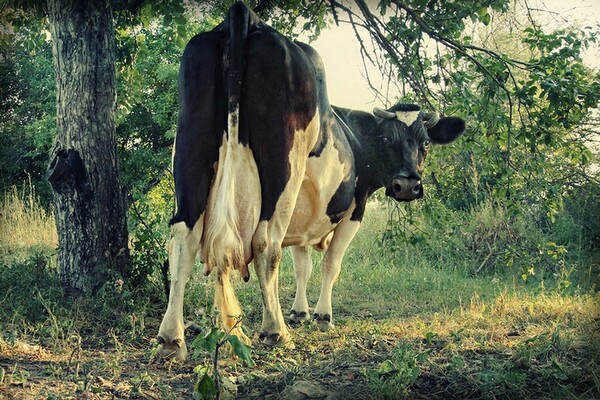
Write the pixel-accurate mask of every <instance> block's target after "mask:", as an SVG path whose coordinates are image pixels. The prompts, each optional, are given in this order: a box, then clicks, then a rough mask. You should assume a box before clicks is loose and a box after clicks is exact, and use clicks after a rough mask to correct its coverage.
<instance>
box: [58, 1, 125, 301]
mask: <svg viewBox="0 0 600 400" xmlns="http://www.w3.org/2000/svg"><path fill="white" fill-rule="evenodd" d="M48 14H49V19H50V29H51V33H52V52H53V57H54V67H55V72H56V85H57V103H56V104H57V107H56V113H57V133H56V143H55V146H54V149H53V151H52V154H51V155H50V164H49V167H48V179H49V181H50V183H51V185H52V188H53V191H54V208H55V215H56V225H57V230H58V238H59V249H58V259H59V271H60V277H61V280H62V282H63V284H64V286H65V287H66V288H67V289H72V290H74V291H80V292H83V293H94V292H95V291H96V290H97V289H99V288H100V287H101V286H102V285H103V284H104V283H105V282H107V280H108V279H112V278H119V277H123V276H126V275H127V270H128V267H129V250H128V247H127V244H128V240H127V239H128V234H127V213H126V211H127V209H126V206H125V204H126V203H125V196H124V192H123V190H122V187H121V184H120V177H119V166H118V161H117V147H116V137H115V136H116V133H115V107H116V72H115V45H114V27H113V20H112V8H111V2H110V0H104V1H102V0H97V1H80V0H48Z"/></svg>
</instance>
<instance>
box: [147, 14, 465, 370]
mask: <svg viewBox="0 0 600 400" xmlns="http://www.w3.org/2000/svg"><path fill="white" fill-rule="evenodd" d="M464 129H465V122H464V121H463V120H462V119H460V118H456V117H445V118H440V117H439V116H438V115H437V114H436V113H425V112H423V111H421V109H420V108H419V107H418V106H417V105H413V104H398V105H396V106H394V107H392V108H389V109H381V108H375V109H374V111H373V114H371V113H367V112H363V111H356V110H350V109H346V108H341V107H335V106H332V105H330V104H329V100H328V97H327V88H326V82H325V71H324V67H323V63H322V60H321V58H320V56H319V55H318V54H317V52H316V51H315V50H314V49H313V48H311V47H310V46H308V45H306V44H303V43H300V42H294V41H291V40H289V39H287V38H286V37H284V36H283V35H281V34H280V33H278V32H277V31H276V30H274V29H273V28H271V27H270V26H268V25H267V24H266V23H264V22H263V21H261V20H260V19H259V17H258V16H257V15H256V14H255V13H254V12H252V11H251V10H250V9H249V8H247V7H246V6H245V5H244V4H243V3H236V4H234V5H233V6H232V7H231V8H230V9H229V11H228V13H227V16H226V18H225V19H224V21H223V22H222V23H221V24H220V25H218V26H217V27H215V28H214V29H213V30H211V31H209V32H204V33H199V34H198V35H196V36H195V37H193V38H192V39H191V40H190V41H189V43H188V44H187V46H186V49H185V51H184V53H183V56H182V60H181V66H180V77H179V118H178V126H177V133H176V138H175V145H174V150H173V153H174V154H173V175H174V180H175V197H176V211H175V215H174V217H173V218H172V220H171V222H170V229H171V238H170V240H169V244H168V251H169V265H170V275H171V283H170V294H169V299H168V305H167V310H166V312H165V315H164V318H163V320H162V323H161V325H160V328H159V333H158V337H157V340H158V343H159V344H160V346H159V354H160V355H162V356H165V357H175V358H176V359H179V360H184V359H185V358H186V354H187V350H186V344H185V340H184V323H183V295H184V289H185V285H186V282H187V280H188V278H189V276H190V273H191V271H192V269H193V265H194V261H195V257H196V255H198V256H199V257H200V260H201V261H202V262H203V264H204V272H205V274H206V275H208V274H210V273H211V271H212V270H216V273H217V277H216V286H215V306H216V307H217V308H218V309H219V310H220V324H221V325H222V328H223V329H226V330H228V331H229V330H231V333H232V334H234V335H237V336H238V337H239V338H240V339H241V340H244V341H246V342H247V343H248V342H249V339H248V338H247V336H246V335H245V334H244V333H243V331H242V329H241V325H240V324H239V318H240V316H241V314H242V312H241V309H240V305H239V303H238V301H237V299H236V296H235V293H234V291H233V288H232V285H231V281H230V274H231V272H232V271H235V270H237V271H239V273H240V274H241V276H242V278H243V279H244V280H245V281H247V280H248V279H249V277H250V272H249V269H248V265H249V264H250V263H251V262H252V263H253V265H254V271H255V273H256V276H257V278H258V281H259V283H260V287H261V292H262V300H263V314H262V325H261V330H260V333H259V338H260V340H261V341H262V342H264V343H265V344H267V345H278V344H285V343H289V342H288V341H289V338H290V334H289V331H288V327H287V325H286V320H285V318H284V316H283V313H282V310H281V306H280V303H279V293H278V273H279V272H278V271H279V263H280V260H281V256H282V248H284V247H290V248H291V255H292V258H293V262H294V273H295V277H296V281H297V290H296V296H295V299H294V302H293V305H292V308H291V312H290V315H289V317H288V322H290V323H298V322H300V321H303V320H305V319H309V318H311V316H310V314H309V305H308V301H307V297H306V285H307V281H308V279H309V277H310V274H311V270H312V264H311V259H310V256H309V253H308V250H309V248H310V246H313V247H315V248H316V249H318V250H321V251H325V256H324V259H323V263H322V268H321V274H322V287H321V293H320V296H319V299H318V302H317V304H316V306H315V308H314V312H313V316H312V318H313V319H314V320H316V324H317V326H318V327H319V328H321V329H327V328H329V327H331V326H332V325H333V313H332V307H331V296H332V289H333V285H334V282H335V281H336V279H337V277H338V275H339V273H340V268H341V263H342V258H343V255H344V252H345V251H346V248H347V247H348V245H349V244H350V242H351V240H352V239H353V237H354V235H355V234H356V232H357V231H358V228H359V226H360V224H361V221H362V219H363V215H364V212H365V205H366V201H367V199H368V197H369V196H370V195H371V194H373V192H375V191H376V190H378V189H379V188H382V187H385V193H386V195H387V196H390V197H392V198H394V199H395V200H397V201H412V200H415V199H418V198H421V197H423V184H422V178H421V176H422V171H423V164H424V161H425V156H426V154H427V152H428V150H429V146H430V144H446V143H450V142H452V141H454V140H455V139H456V138H457V137H458V136H459V135H460V134H461V133H462V132H463V131H464Z"/></svg>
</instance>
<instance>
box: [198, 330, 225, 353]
mask: <svg viewBox="0 0 600 400" xmlns="http://www.w3.org/2000/svg"><path fill="white" fill-rule="evenodd" d="M223 335H224V333H223V332H221V331H220V330H219V329H218V328H217V327H213V328H212V329H211V330H210V331H209V332H208V333H207V334H206V335H204V337H200V336H198V337H197V338H196V339H194V341H193V342H192V347H193V348H195V349H196V350H201V349H204V350H206V351H208V352H209V353H212V352H213V351H215V349H216V348H217V343H219V341H220V340H221V339H222V338H223Z"/></svg>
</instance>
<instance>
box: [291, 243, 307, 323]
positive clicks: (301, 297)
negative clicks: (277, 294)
mask: <svg viewBox="0 0 600 400" xmlns="http://www.w3.org/2000/svg"><path fill="white" fill-rule="evenodd" d="M290 250H291V252H292V259H293V261H294V275H295V276H296V297H295V298H294V304H293V305H292V309H291V311H290V316H289V321H290V323H292V324H299V323H301V322H302V321H304V320H307V319H310V314H309V311H308V299H307V298H306V286H307V284H308V280H309V279H310V275H311V273H312V260H311V259H310V254H309V253H308V249H307V248H306V247H300V246H293V247H290Z"/></svg>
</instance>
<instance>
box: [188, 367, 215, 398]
mask: <svg viewBox="0 0 600 400" xmlns="http://www.w3.org/2000/svg"><path fill="white" fill-rule="evenodd" d="M195 371H196V372H200V371H203V373H202V374H199V376H198V381H197V382H196V384H195V385H194V393H193V398H194V400H204V399H214V398H215V396H216V394H217V388H216V385H215V381H214V380H213V378H212V377H211V376H210V375H209V374H208V368H206V367H202V368H200V369H198V368H196V369H195Z"/></svg>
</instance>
